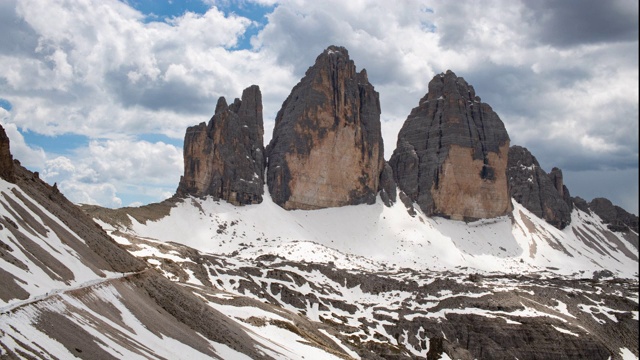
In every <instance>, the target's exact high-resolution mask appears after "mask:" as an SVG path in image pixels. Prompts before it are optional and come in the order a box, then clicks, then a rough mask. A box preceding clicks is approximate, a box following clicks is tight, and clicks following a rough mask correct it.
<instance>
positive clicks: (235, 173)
mask: <svg viewBox="0 0 640 360" xmlns="http://www.w3.org/2000/svg"><path fill="white" fill-rule="evenodd" d="M263 136H264V128H263V121H262V94H261V93H260V88H259V87H258V86H256V85H253V86H250V87H248V88H247V89H245V90H244V91H243V92H242V100H240V99H236V100H235V101H234V102H233V104H231V105H227V102H226V100H225V98H224V97H220V99H218V104H217V105H216V110H215V115H213V117H212V118H211V120H210V121H209V124H208V125H206V124H205V123H201V124H199V125H196V126H192V127H189V128H188V129H187V133H186V135H185V138H184V155H183V156H184V176H182V177H181V178H180V185H179V186H178V190H177V195H178V196H186V195H193V196H198V197H202V196H207V195H211V196H213V197H214V198H217V199H223V200H226V201H228V202H230V203H232V204H235V205H243V204H255V203H260V202H262V194H263V191H264V186H263V185H264V180H263V179H264V167H265V156H264V145H263Z"/></svg>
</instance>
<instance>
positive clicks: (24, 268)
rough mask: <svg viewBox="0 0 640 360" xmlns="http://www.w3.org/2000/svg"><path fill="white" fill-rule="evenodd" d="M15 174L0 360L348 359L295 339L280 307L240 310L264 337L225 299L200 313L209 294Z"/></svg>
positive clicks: (302, 336)
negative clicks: (168, 274) (256, 317)
mask: <svg viewBox="0 0 640 360" xmlns="http://www.w3.org/2000/svg"><path fill="white" fill-rule="evenodd" d="M18 170H19V176H18V182H19V183H20V185H21V186H18V185H15V184H12V183H8V182H6V181H4V180H2V179H0V358H2V359H5V358H7V359H14V358H25V359H35V358H37V359H70V358H82V359H205V358H214V359H215V358H218V359H251V358H275V359H295V358H304V354H308V355H311V357H313V358H324V359H339V358H341V357H342V358H344V357H345V356H347V355H346V353H345V352H344V350H342V348H341V345H340V344H338V343H336V342H335V341H334V340H333V339H331V338H329V337H328V336H326V335H324V334H323V333H322V332H320V331H319V330H317V329H315V328H311V327H308V328H309V329H310V330H308V331H306V332H301V331H298V326H297V325H296V324H297V323H305V322H306V321H307V320H306V319H304V318H301V317H300V316H298V315H296V314H290V313H288V312H287V311H283V310H282V309H280V308H279V307H275V306H270V305H266V304H261V303H259V302H257V301H255V300H252V299H246V300H245V301H244V302H243V303H244V305H245V306H247V307H248V308H249V309H258V308H262V310H260V314H261V315H262V316H263V317H264V314H272V315H271V316H270V318H272V320H270V322H269V323H268V325H269V326H271V327H273V328H274V329H273V331H272V330H268V334H265V333H264V331H265V329H269V328H265V327H263V326H260V327H257V326H255V325H252V323H253V320H252V319H245V318H242V317H241V316H240V315H238V313H240V314H241V313H243V310H242V307H238V310H237V311H235V312H231V311H229V309H230V308H234V307H233V306H231V305H224V304H225V301H226V300H225V298H224V297H222V298H221V300H220V301H219V303H220V304H218V305H217V306H207V304H208V303H209V302H208V301H205V300H204V297H205V296H206V297H215V296H219V295H218V293H219V291H218V290H216V289H214V288H209V289H202V290H201V291H200V292H199V293H198V296H196V295H195V294H194V293H193V292H192V291H190V290H185V289H184V288H183V287H182V286H180V285H179V284H176V283H174V282H171V281H169V280H167V279H166V278H165V277H164V276H162V275H161V273H160V272H158V271H156V270H155V269H153V268H152V267H150V266H149V265H148V264H147V263H145V262H143V261H140V260H138V259H136V258H135V257H134V256H132V255H130V254H129V253H128V252H127V251H125V250H124V249H122V248H121V247H120V246H118V245H117V243H116V242H115V241H113V239H112V238H110V237H109V236H108V235H107V234H106V233H105V232H104V231H102V229H100V227H99V226H98V225H97V224H95V223H94V222H93V221H91V220H90V218H88V217H87V216H86V215H85V214H83V213H82V212H81V211H80V210H79V209H78V208H77V207H76V206H74V205H73V204H71V203H70V202H68V201H67V200H66V199H64V197H62V195H61V194H60V193H59V192H57V190H56V189H55V188H54V187H51V186H49V185H47V184H45V183H43V182H42V181H40V180H39V179H37V177H36V176H34V175H33V174H31V173H30V172H28V171H26V170H24V169H18ZM225 296H226V295H225ZM229 301H230V300H229ZM219 310H222V311H225V312H226V313H233V314H234V315H236V316H234V317H230V316H228V315H226V314H223V313H222V312H220V311H219ZM244 313H249V312H247V311H244ZM253 313H255V311H254V312H251V314H253ZM283 317H284V318H285V319H284V320H283V319H282V318H283ZM263 324H265V323H264V322H263ZM265 326H266V325H265ZM310 339H312V340H313V341H311V340H310Z"/></svg>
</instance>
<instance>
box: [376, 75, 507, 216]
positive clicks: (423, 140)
mask: <svg viewBox="0 0 640 360" xmlns="http://www.w3.org/2000/svg"><path fill="white" fill-rule="evenodd" d="M508 149H509V135H508V134H507V131H506V129H505V127H504V124H503V123H502V121H501V120H500V118H499V117H498V115H497V114H496V113H495V112H494V111H493V110H492V109H491V107H490V106H489V105H487V104H485V103H482V102H481V101H480V98H479V97H476V96H475V91H474V89H473V87H472V86H470V85H468V84H467V83H466V81H465V80H464V79H463V78H459V77H457V76H456V75H455V74H454V73H453V72H451V71H447V73H446V74H440V75H436V76H435V77H434V78H433V80H431V82H430V83H429V91H428V93H427V95H425V96H424V97H423V98H422V99H421V100H420V102H419V105H418V107H416V108H414V109H413V110H412V111H411V113H410V114H409V117H408V118H407V120H406V121H405V123H404V125H403V126H402V129H401V130H400V132H399V134H398V143H397V147H396V149H395V151H394V152H393V155H392V157H391V159H390V160H389V163H390V165H391V167H392V169H393V173H394V177H395V181H396V183H397V184H398V187H399V188H400V190H402V191H403V192H404V193H405V194H406V195H407V196H408V197H409V199H410V200H412V201H414V202H416V203H417V204H418V205H419V206H420V208H421V209H422V211H423V212H424V213H425V214H427V215H429V216H431V215H437V216H444V217H449V218H452V219H457V220H463V219H480V218H492V217H496V216H502V215H505V214H507V213H508V212H509V211H510V210H511V200H510V197H509V191H508V184H507V177H506V167H507V155H508Z"/></svg>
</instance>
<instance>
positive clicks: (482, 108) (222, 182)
mask: <svg viewBox="0 0 640 360" xmlns="http://www.w3.org/2000/svg"><path fill="white" fill-rule="evenodd" d="M263 133H264V130H263V120H262V96H261V93H260V89H259V88H258V86H256V85H253V86H251V87H249V88H247V89H245V90H244V92H243V94H242V99H241V100H240V99H236V100H235V101H234V102H233V104H231V105H227V103H226V100H225V99H224V97H221V98H220V99H219V100H218V104H217V106H216V110H215V115H214V116H213V118H212V119H211V120H210V121H209V124H208V125H207V124H205V123H201V124H200V125H197V126H192V127H189V128H188V129H187V133H186V135H185V141H184V163H185V168H184V176H182V178H181V179H180V185H179V186H178V190H177V195H178V196H180V197H184V196H187V195H193V196H197V197H204V196H213V197H214V198H216V199H223V200H226V201H228V202H230V203H232V204H236V205H244V204H255V203H260V202H262V195H263V189H264V183H265V178H266V183H267V185H268V188H269V192H270V195H271V197H272V199H273V201H274V202H276V203H277V204H278V205H280V206H282V207H283V208H285V209H320V208H328V207H338V206H345V205H355V204H363V203H365V204H372V203H374V202H375V200H376V196H377V195H378V194H379V195H380V196H381V198H382V200H383V202H384V203H385V204H387V205H390V204H391V203H392V202H395V201H396V186H397V187H398V188H399V190H400V192H399V194H400V197H401V199H402V200H403V202H404V203H405V204H406V205H407V207H408V209H409V211H410V212H412V213H413V211H414V210H413V206H414V204H417V205H418V206H419V207H420V209H421V210H422V212H424V213H425V214H426V215H428V216H443V217H447V218H451V219H456V220H475V219H481V218H492V217H497V216H503V215H506V214H508V213H509V212H510V211H511V209H512V205H511V198H514V199H515V200H516V201H517V202H519V203H520V204H522V205H523V206H524V207H525V208H527V209H528V210H530V211H532V212H533V213H534V214H536V215H537V216H539V217H541V218H543V219H545V220H546V221H547V222H549V223H550V224H552V225H554V226H556V227H557V228H560V229H562V228H564V227H565V226H567V224H569V223H570V221H571V211H572V209H573V206H574V203H575V206H576V207H577V208H580V209H582V210H584V211H594V212H595V213H596V214H598V215H599V216H601V217H602V218H603V219H604V220H605V221H607V222H608V223H609V224H610V228H611V229H612V230H616V231H624V230H626V229H627V228H631V229H634V230H635V231H636V232H637V231H638V217H637V216H635V215H632V214H629V213H627V212H626V211H624V210H623V209H621V208H619V207H617V206H614V205H613V204H611V202H610V201H608V200H606V199H594V201H593V202H592V203H591V204H588V203H587V202H586V201H584V200H582V199H580V198H571V196H570V194H569V190H568V189H567V187H566V186H565V185H564V183H563V177H562V171H561V170H560V169H557V168H553V169H552V170H551V172H550V173H546V172H545V171H544V170H543V169H542V168H541V167H540V165H539V163H538V161H537V160H536V158H535V157H534V156H533V155H532V154H531V153H530V152H529V151H528V150H527V149H525V148H523V147H520V146H512V147H509V145H510V144H509V142H510V140H509V135H508V134H507V131H506V129H505V126H504V124H503V123H502V121H501V120H500V118H499V116H498V115H497V114H496V113H495V112H494V111H493V109H492V108H491V106H489V105H488V104H486V103H483V102H482V101H481V99H480V97H478V96H476V94H475V90H474V88H473V86H471V85H469V84H467V82H466V81H465V80H464V79H463V78H462V77H458V76H456V74H454V73H453V72H452V71H447V72H446V73H442V74H439V75H436V76H435V77H434V78H433V79H432V80H431V81H430V82H429V89H428V92H427V94H426V95H425V96H424V97H423V98H422V99H420V101H419V103H418V106H417V107H416V108H414V109H413V110H411V113H410V114H409V116H408V117H407V120H406V121H405V123H404V125H403V126H402V129H401V130H400V132H399V134H398V141H397V147H396V149H395V151H394V152H393V155H392V156H391V159H390V160H389V162H388V163H387V162H385V160H384V157H383V156H384V147H383V141H382V135H381V130H380V101H379V95H378V93H377V92H376V91H375V89H374V87H373V85H372V84H371V83H370V82H369V80H368V78H367V73H366V70H364V69H363V70H361V71H360V72H357V71H356V66H355V64H354V62H353V60H351V59H350V58H349V53H348V51H347V50H346V49H345V48H343V47H337V46H330V47H329V48H327V49H326V50H325V51H324V52H323V53H322V54H320V55H319V56H318V57H317V58H316V62H315V64H314V65H313V66H311V67H310V68H309V69H308V70H307V72H306V73H305V76H304V77H303V78H302V79H301V80H300V82H299V83H298V84H297V85H296V86H295V87H294V88H293V89H292V91H291V94H290V95H289V96H288V97H287V99H286V100H285V101H284V103H283V104H282V108H281V109H280V111H279V112H278V114H277V116H276V124H275V128H274V130H273V137H272V140H271V142H270V143H269V146H267V148H266V149H265V148H264V145H263ZM5 137H6V136H5ZM7 141H8V139H7ZM2 144H4V141H3V142H2ZM7 147H8V142H7ZM2 149H4V145H3V147H2V148H0V151H3V150H2ZM5 157H6V156H3V157H2V158H3V159H4V158H5ZM267 159H268V164H267ZM2 169H4V167H3V168H2ZM265 173H266V176H265ZM3 176H4V175H3ZM7 176H10V175H7Z"/></svg>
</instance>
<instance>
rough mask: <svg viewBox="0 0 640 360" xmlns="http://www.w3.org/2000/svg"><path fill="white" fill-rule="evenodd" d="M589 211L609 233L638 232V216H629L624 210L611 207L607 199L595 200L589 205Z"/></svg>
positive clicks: (611, 204) (614, 206) (615, 206)
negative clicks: (629, 230)
mask: <svg viewBox="0 0 640 360" xmlns="http://www.w3.org/2000/svg"><path fill="white" fill-rule="evenodd" d="M589 209H590V210H591V211H593V212H594V213H596V214H597V215H598V216H599V217H600V218H602V220H604V222H605V223H607V224H608V226H607V227H608V228H609V230H611V231H627V230H628V229H631V230H633V231H635V232H636V233H637V232H638V216H637V215H634V214H630V213H629V212H627V211H626V210H625V209H623V208H621V207H619V206H617V205H613V203H612V202H611V201H610V200H609V199H605V198H595V199H593V200H591V202H590V203H589Z"/></svg>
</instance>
